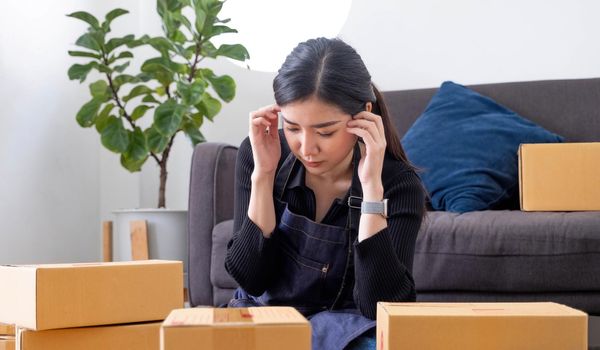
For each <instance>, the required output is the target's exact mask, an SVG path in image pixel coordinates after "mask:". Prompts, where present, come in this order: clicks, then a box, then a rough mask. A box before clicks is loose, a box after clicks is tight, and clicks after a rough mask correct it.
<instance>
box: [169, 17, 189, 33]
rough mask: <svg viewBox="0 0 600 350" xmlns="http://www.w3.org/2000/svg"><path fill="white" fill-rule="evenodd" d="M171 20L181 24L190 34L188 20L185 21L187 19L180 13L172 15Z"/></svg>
mask: <svg viewBox="0 0 600 350" xmlns="http://www.w3.org/2000/svg"><path fill="white" fill-rule="evenodd" d="M173 18H174V19H175V20H177V21H179V22H181V23H182V24H183V25H184V26H185V27H186V28H187V29H188V30H189V31H190V32H191V31H192V24H191V23H190V20H189V19H187V17H185V16H184V15H182V14H181V13H173Z"/></svg>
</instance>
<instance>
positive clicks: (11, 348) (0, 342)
mask: <svg viewBox="0 0 600 350" xmlns="http://www.w3.org/2000/svg"><path fill="white" fill-rule="evenodd" d="M0 350H15V338H14V337H8V336H0Z"/></svg>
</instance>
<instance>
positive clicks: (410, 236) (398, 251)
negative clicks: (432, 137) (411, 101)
mask: <svg viewBox="0 0 600 350" xmlns="http://www.w3.org/2000/svg"><path fill="white" fill-rule="evenodd" d="M396 179H397V180H395V181H394V183H393V184H392V185H391V186H390V188H389V189H388V190H386V192H385V196H384V197H385V198H388V211H389V212H390V214H389V217H388V219H387V223H388V226H387V227H386V228H384V229H383V230H381V231H379V232H378V233H376V234H375V235H373V236H371V237H369V238H366V239H364V240H363V241H361V242H360V243H359V242H358V240H357V241H355V242H354V251H355V254H354V272H355V283H354V291H353V296H354V302H355V304H356V305H357V307H358V309H359V310H360V312H361V313H362V314H363V316H365V317H367V318H370V319H373V320H374V319H375V318H376V314H377V312H376V309H377V302H378V301H390V302H394V301H415V300H416V291H415V283H414V280H413V277H412V263H413V257H414V251H415V243H416V239H417V234H418V232H419V228H420V226H421V221H422V216H423V214H424V210H425V192H424V190H423V186H422V185H421V182H420V180H419V178H418V176H417V175H416V174H415V172H414V171H412V170H407V171H404V172H403V173H401V174H399V175H398V176H397V177H396Z"/></svg>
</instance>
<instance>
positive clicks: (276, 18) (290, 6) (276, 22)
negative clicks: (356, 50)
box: [213, 0, 352, 72]
mask: <svg viewBox="0 0 600 350" xmlns="http://www.w3.org/2000/svg"><path fill="white" fill-rule="evenodd" d="M351 4H352V0H303V1H290V0H228V1H226V2H225V4H224V5H223V9H222V11H221V13H220V14H219V18H220V19H225V18H231V22H229V23H227V24H225V25H227V26H229V27H232V28H235V29H237V30H238V33H235V34H232V35H221V36H219V37H215V38H214V39H213V42H214V44H215V46H217V47H219V45H220V44H231V43H240V44H242V45H244V46H245V47H246V49H248V52H249V53H250V60H246V61H245V62H240V61H235V60H231V61H232V62H234V63H236V64H238V65H240V66H242V67H246V66H248V67H249V68H250V69H252V70H254V71H264V72H276V71H277V70H278V69H279V67H281V64H283V62H284V61H285V58H286V56H287V55H288V54H289V53H290V52H291V51H292V49H293V48H294V47H296V45H298V43H300V42H302V41H306V40H308V39H311V38H316V37H327V38H333V37H336V36H337V35H338V34H339V32H340V30H341V29H342V26H343V25H344V23H345V22H346V18H347V17H348V13H349V12H350V6H351Z"/></svg>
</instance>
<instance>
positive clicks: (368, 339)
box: [344, 328, 377, 350]
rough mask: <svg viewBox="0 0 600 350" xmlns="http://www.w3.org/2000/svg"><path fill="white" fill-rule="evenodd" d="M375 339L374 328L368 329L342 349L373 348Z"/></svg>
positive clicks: (363, 349) (375, 343)
mask: <svg viewBox="0 0 600 350" xmlns="http://www.w3.org/2000/svg"><path fill="white" fill-rule="evenodd" d="M376 348H377V340H376V338H375V328H373V329H370V330H368V331H366V332H365V333H363V334H362V335H360V336H359V337H358V338H356V339H354V340H353V341H352V342H350V344H348V346H346V348H345V349H344V350H375V349H376Z"/></svg>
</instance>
